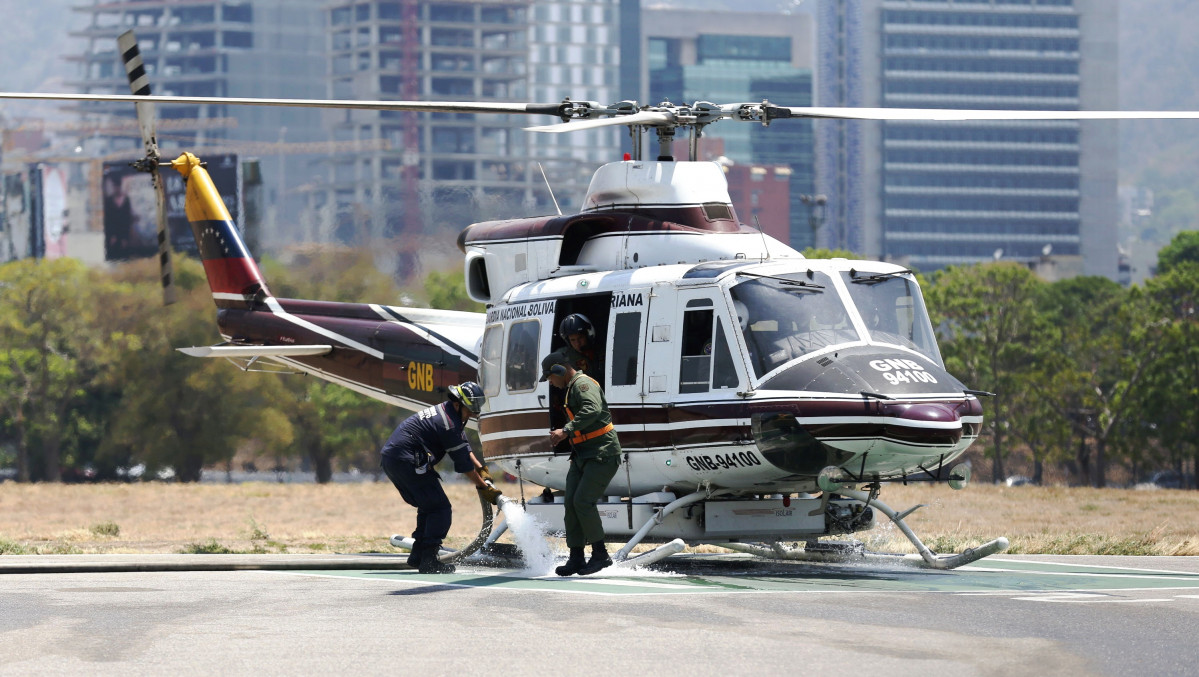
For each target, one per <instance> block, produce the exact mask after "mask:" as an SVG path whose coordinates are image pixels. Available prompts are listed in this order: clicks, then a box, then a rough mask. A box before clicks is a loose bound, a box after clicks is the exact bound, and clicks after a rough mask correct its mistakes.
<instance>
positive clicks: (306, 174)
mask: <svg viewBox="0 0 1199 677" xmlns="http://www.w3.org/2000/svg"><path fill="white" fill-rule="evenodd" d="M322 5H323V2H320V1H318V0H241V1H237V2H233V1H230V0H221V1H216V0H212V1H205V0H157V1H150V2H147V1H145V0H140V1H139V0H94V1H93V2H91V3H90V4H82V5H79V6H77V7H75V8H74V9H75V11H76V12H80V13H82V14H84V15H85V16H86V25H85V27H84V28H82V29H81V30H79V31H77V32H74V33H72V35H73V36H74V37H76V38H79V39H81V40H82V43H83V45H84V49H83V52H82V53H81V54H76V55H74V56H70V57H68V59H69V60H70V61H73V62H75V63H77V64H78V69H79V70H78V72H79V77H78V79H77V80H73V81H68V82H67V83H66V84H67V85H68V86H70V87H72V88H74V89H77V90H78V91H80V92H83V93H95V94H106V93H107V94H112V93H123V94H127V93H129V82H128V80H127V78H126V75H125V68H124V65H123V64H122V62H121V57H120V54H118V53H117V36H118V35H120V34H121V33H123V32H125V31H127V30H130V29H133V30H134V31H136V33H137V37H138V42H139V46H140V50H141V53H142V57H143V59H144V61H145V66H146V73H147V74H148V75H149V76H150V82H151V88H152V91H153V93H154V94H163V95H178V96H228V97H279V98H320V97H321V96H323V95H324V94H325V77H324V73H325V59H324V56H323V51H324V45H323V28H322V27H323V24H324V18H323V15H322V14H321V12H320V8H321V6H322ZM86 110H88V111H89V112H102V113H110V114H112V115H114V116H118V117H132V116H133V115H134V111H133V108H132V107H131V106H129V105H127V104H95V105H91V106H88V107H87V108H86ZM158 116H159V118H160V119H161V120H162V121H163V122H162V124H161V125H160V128H159V136H158V138H159V143H160V145H161V146H162V147H163V148H164V149H172V148H181V147H186V148H187V149H189V150H197V151H199V152H209V153H213V152H235V153H239V154H240V155H241V156H242V157H243V159H245V158H247V157H250V156H261V159H262V171H263V173H264V175H266V176H268V177H270V179H269V180H268V182H267V185H268V187H269V188H270V189H271V190H272V193H273V194H272V196H271V199H270V200H269V202H270V203H271V204H273V205H275V206H276V208H277V209H276V210H275V211H274V216H273V218H267V219H265V221H264V226H265V228H266V232H264V233H262V238H263V241H264V242H267V243H272V244H274V243H279V242H287V241H290V240H291V239H293V238H294V237H295V233H293V232H291V231H289V229H288V228H287V225H286V224H288V223H290V222H291V221H292V220H293V219H294V218H295V216H296V214H297V213H298V212H299V211H300V209H301V207H302V204H300V203H299V202H298V201H297V200H295V199H294V197H293V196H291V195H288V193H289V192H290V191H291V188H290V186H291V185H292V184H303V183H304V182H305V181H306V180H308V179H309V178H310V177H311V176H314V175H315V174H316V173H317V172H318V171H319V166H317V165H316V164H315V159H316V156H315V155H312V153H313V149H311V148H306V147H304V146H287V145H285V144H289V143H297V142H298V143H306V142H313V141H320V140H323V139H325V138H327V136H326V133H325V131H324V129H323V128H322V126H321V119H320V115H319V113H317V112H316V111H315V110H311V109H299V108H278V107H259V106H220V105H200V106H159V107H158ZM280 142H282V144H281V143H280ZM102 144H103V145H104V146H105V148H94V147H89V148H88V149H87V150H88V151H89V152H93V153H103V152H111V151H115V150H119V149H121V148H128V149H129V150H130V151H131V153H133V154H136V153H137V152H138V151H139V150H140V149H141V145H142V144H141V141H140V139H138V138H136V137H135V136H134V135H132V134H130V135H127V136H126V137H125V139H124V140H118V139H116V138H115V137H106V138H105V139H104V140H103V142H102ZM285 156H286V161H285ZM288 181H291V182H292V183H291V184H289V183H288ZM94 182H95V183H96V184H97V185H98V184H99V179H98V178H97V179H95V180H94Z"/></svg>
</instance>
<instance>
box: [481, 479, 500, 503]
mask: <svg viewBox="0 0 1199 677" xmlns="http://www.w3.org/2000/svg"><path fill="white" fill-rule="evenodd" d="M502 493H503V492H501V491H500V490H499V489H496V488H495V487H494V486H492V485H490V484H488V485H487V486H485V487H479V497H480V498H482V499H483V500H485V501H487V502H488V503H490V504H492V505H496V504H497V503H498V501H499V500H500V495H501V494H502Z"/></svg>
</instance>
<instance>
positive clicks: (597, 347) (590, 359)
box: [550, 313, 604, 453]
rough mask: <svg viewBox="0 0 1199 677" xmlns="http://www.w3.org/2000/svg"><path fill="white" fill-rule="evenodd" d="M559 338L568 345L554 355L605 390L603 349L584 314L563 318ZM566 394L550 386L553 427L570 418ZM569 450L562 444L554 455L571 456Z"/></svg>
mask: <svg viewBox="0 0 1199 677" xmlns="http://www.w3.org/2000/svg"><path fill="white" fill-rule="evenodd" d="M558 336H559V338H561V339H562V341H563V342H565V344H566V345H564V346H562V347H561V348H559V349H558V350H556V351H554V353H553V354H555V355H559V356H561V358H562V359H563V360H565V361H566V362H568V363H570V365H571V366H572V367H574V369H575V370H576V371H581V372H583V373H584V374H586V375H588V376H590V377H591V378H592V379H594V380H595V382H596V384H598V385H599V388H600V391H601V392H602V391H603V389H604V362H603V350H602V347H601V344H600V342H599V341H597V340H596V336H595V326H594V325H593V324H592V323H591V320H589V319H588V318H587V316H586V315H584V314H582V313H572V314H570V315H567V316H566V317H564V318H562V321H561V322H559V323H558ZM565 400H566V391H565V390H563V389H562V388H559V387H557V386H555V385H554V384H553V383H550V428H551V429H557V428H561V427H562V426H563V425H564V424H565V422H566V420H567V418H566V409H565V406H564V405H565ZM569 452H570V447H569V445H567V444H566V443H563V442H559V443H558V444H556V445H555V446H554V453H569Z"/></svg>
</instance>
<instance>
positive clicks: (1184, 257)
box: [1157, 230, 1199, 275]
mask: <svg viewBox="0 0 1199 677" xmlns="http://www.w3.org/2000/svg"><path fill="white" fill-rule="evenodd" d="M1183 263H1195V264H1199V230H1187V231H1183V232H1181V233H1178V234H1177V235H1175V236H1174V238H1173V239H1172V240H1170V244H1168V245H1166V246H1165V247H1163V248H1162V249H1161V251H1159V252H1158V253H1157V274H1158V275H1164V274H1166V273H1169V272H1170V271H1172V270H1174V269H1175V268H1176V267H1178V266H1179V265H1181V264H1183Z"/></svg>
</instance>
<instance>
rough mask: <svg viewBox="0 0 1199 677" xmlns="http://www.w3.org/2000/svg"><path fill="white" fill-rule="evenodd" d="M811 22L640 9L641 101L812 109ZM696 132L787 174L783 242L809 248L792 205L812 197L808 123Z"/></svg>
mask: <svg viewBox="0 0 1199 677" xmlns="http://www.w3.org/2000/svg"><path fill="white" fill-rule="evenodd" d="M812 23H813V22H812V17H811V16H809V15H806V14H794V15H786V14H762V13H748V12H746V13H742V12H695V11H691V10H679V9H646V10H643V12H642V53H643V54H644V55H645V59H644V61H645V64H646V71H645V74H644V77H643V85H642V91H643V94H642V99H643V100H645V101H648V102H651V103H655V104H656V103H660V102H662V101H670V102H671V103H675V104H679V103H686V104H690V103H694V102H696V101H710V102H713V103H736V102H761V101H763V100H769V101H770V102H772V103H775V104H778V105H782V106H809V105H812V87H813V82H812V70H813V63H814V47H813V40H814V34H813V25H812ZM703 133H704V136H711V137H716V138H720V139H723V141H724V153H725V155H726V156H727V157H728V158H729V159H731V160H733V161H734V162H737V163H757V164H768V165H777V164H786V165H788V166H789V167H790V168H791V170H792V171H791V174H790V196H791V197H790V199H791V205H790V220H791V223H790V228H789V238H788V239H789V240H790V244H791V245H792V246H793V247H796V248H798V249H803V248H804V247H807V246H809V245H811V244H812V243H813V241H814V240H813V233H812V229H811V226H810V224H809V218H808V208H807V207H806V206H805V205H803V204H802V203H801V201H800V199H801V196H802V195H804V194H810V193H812V192H813V191H812V186H813V165H814V149H813V141H812V124H811V122H810V121H808V120H783V121H778V122H775V123H774V124H772V125H771V126H770V127H769V128H763V127H762V126H760V125H749V124H738V123H733V122H723V123H719V124H715V125H712V126H710V127H708V128H706V129H705V130H704V132H703Z"/></svg>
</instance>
